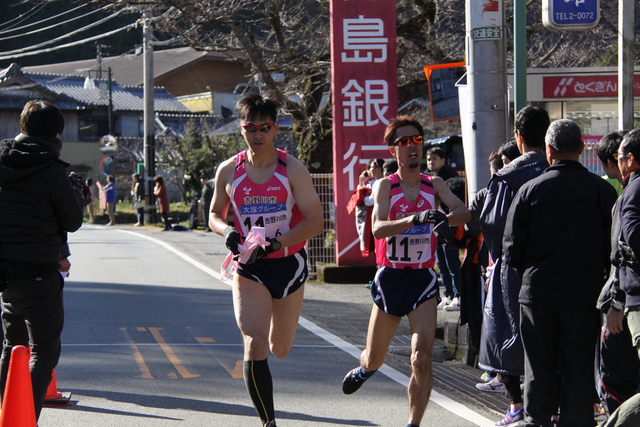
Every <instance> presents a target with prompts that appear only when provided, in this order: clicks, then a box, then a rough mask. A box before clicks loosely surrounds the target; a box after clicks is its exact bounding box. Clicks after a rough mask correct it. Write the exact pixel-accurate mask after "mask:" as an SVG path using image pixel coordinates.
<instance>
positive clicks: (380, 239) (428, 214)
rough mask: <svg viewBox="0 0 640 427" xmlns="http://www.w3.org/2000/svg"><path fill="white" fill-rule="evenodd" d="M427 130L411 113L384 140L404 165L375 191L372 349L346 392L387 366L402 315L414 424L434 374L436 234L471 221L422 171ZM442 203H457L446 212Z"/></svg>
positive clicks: (345, 383) (464, 209)
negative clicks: (406, 322)
mask: <svg viewBox="0 0 640 427" xmlns="http://www.w3.org/2000/svg"><path fill="white" fill-rule="evenodd" d="M422 135H423V129H422V126H421V125H420V123H418V122H417V121H416V120H415V119H413V118H411V117H408V116H400V117H398V118H397V119H395V120H393V121H392V122H391V123H389V125H388V126H387V129H386V130H385V134H384V141H385V142H386V143H387V145H388V146H389V152H390V153H391V155H392V156H393V157H394V158H395V159H396V160H397V162H398V172H396V173H395V174H393V175H390V176H388V177H386V178H382V179H381V180H380V183H379V185H377V186H376V189H375V190H374V194H373V197H374V204H373V214H372V219H373V235H374V237H375V238H376V257H377V264H378V265H379V266H380V268H379V269H378V271H377V273H376V275H375V278H374V279H373V283H372V286H371V296H372V297H373V302H374V305H373V308H372V311H371V317H370V319H369V331H368V333H367V346H366V348H365V349H364V351H363V352H362V354H361V355H360V366H358V367H357V368H355V369H353V370H351V371H349V372H348V373H347V375H346V376H345V378H344V380H343V382H342V391H343V392H344V393H345V394H351V393H354V392H355V391H357V390H358V389H359V388H360V387H361V386H362V384H363V383H364V382H365V381H366V380H367V379H368V378H370V377H371V376H372V375H373V374H374V373H375V372H376V370H377V369H378V368H379V367H380V366H382V364H383V363H384V359H385V357H386V355H387V350H388V349H389V344H390V343H391V340H392V339H393V336H394V335H395V333H396V330H397V329H398V326H399V325H400V320H401V319H402V317H403V316H405V315H406V316H407V317H408V319H409V325H410V326H411V335H412V338H411V379H410V381H409V389H408V394H409V421H408V424H407V427H416V426H419V425H420V421H421V420H422V417H423V415H424V412H425V410H426V408H427V402H428V401H429V395H430V394H431V386H432V383H433V376H432V372H431V349H432V347H433V341H434V339H435V331H436V313H437V310H436V305H437V304H438V299H439V297H438V284H437V281H436V274H435V272H434V271H433V266H434V264H435V257H436V243H437V239H438V238H441V239H444V240H446V239H447V238H450V237H451V231H450V229H449V225H452V226H458V225H461V224H464V223H465V222H467V221H468V220H469V219H471V214H470V213H469V209H467V207H466V206H465V204H464V203H463V202H462V201H460V199H458V198H457V197H456V196H454V195H453V193H452V192H451V191H450V190H449V187H448V186H447V185H446V184H445V183H444V181H443V180H442V179H440V178H438V177H435V176H434V177H431V176H427V175H425V174H423V173H421V172H420V160H421V159H422V156H423V153H422V143H423V137H422ZM440 202H443V203H444V204H446V205H447V206H448V207H449V208H450V213H449V214H448V215H445V214H444V212H442V211H440V210H438V206H439V204H440Z"/></svg>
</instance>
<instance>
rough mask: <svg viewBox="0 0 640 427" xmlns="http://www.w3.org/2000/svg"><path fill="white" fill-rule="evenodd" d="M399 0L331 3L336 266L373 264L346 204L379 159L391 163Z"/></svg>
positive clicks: (396, 101)
mask: <svg viewBox="0 0 640 427" xmlns="http://www.w3.org/2000/svg"><path fill="white" fill-rule="evenodd" d="M396 68H397V59H396V3H395V0H331V96H332V100H333V175H334V194H335V198H334V201H335V209H336V210H335V227H336V263H337V264H338V265H373V264H375V258H374V257H373V256H369V257H363V256H362V255H361V252H360V244H359V238H358V233H357V231H356V221H355V217H354V214H353V213H352V214H351V215H349V214H348V213H347V202H348V201H349V199H350V198H351V195H352V193H353V192H354V191H355V190H356V188H357V186H358V176H359V175H360V173H361V172H362V171H363V170H364V169H365V167H366V166H365V165H366V163H367V162H368V161H369V160H371V159H374V158H378V157H381V158H384V159H387V158H390V154H389V150H388V149H387V147H386V145H385V144H384V141H383V139H382V138H383V135H384V129H385V127H386V126H387V124H389V121H390V120H391V119H393V118H394V117H395V116H396V115H397V111H398V99H397V97H398V93H397V70H396Z"/></svg>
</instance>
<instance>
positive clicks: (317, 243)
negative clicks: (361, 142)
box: [307, 173, 336, 279]
mask: <svg viewBox="0 0 640 427" xmlns="http://www.w3.org/2000/svg"><path fill="white" fill-rule="evenodd" d="M311 179H312V181H313V185H314V187H315V189H316V192H317V193H318V196H319V197H320V202H321V203H322V214H323V215H322V216H323V218H324V231H323V232H322V233H320V234H319V235H317V236H314V237H312V238H311V239H309V240H308V241H307V253H308V254H309V276H310V277H311V278H314V279H315V278H316V277H317V264H318V263H319V262H320V263H326V264H332V263H335V262H336V243H335V205H334V202H333V174H330V173H322V174H311Z"/></svg>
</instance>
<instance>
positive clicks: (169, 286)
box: [39, 225, 496, 427]
mask: <svg viewBox="0 0 640 427" xmlns="http://www.w3.org/2000/svg"><path fill="white" fill-rule="evenodd" d="M70 244H71V251H72V253H73V255H72V257H71V261H72V269H71V276H70V278H69V279H68V281H67V284H66V287H65V305H66V326H65V331H64V334H63V343H64V344H63V354H62V358H61V361H60V365H59V366H58V368H57V369H56V373H57V378H58V389H59V390H60V391H62V392H63V393H67V394H68V393H72V401H73V402H74V405H73V406H71V407H65V408H46V409H45V410H44V411H43V414H42V416H41V419H40V423H39V425H40V427H49V426H56V427H59V426H73V427H75V426H87V425H90V426H107V427H108V426H140V427H151V426H179V425H184V426H187V425H189V426H224V427H240V426H242V427H244V426H259V425H260V422H259V420H258V418H257V417H256V414H255V411H254V409H253V407H252V406H251V403H250V401H249V399H248V395H247V393H246V390H245V386H244V382H243V380H242V370H241V364H242V361H241V359H242V347H241V337H240V334H239V332H238V330H237V327H236V325H235V320H234V316H233V310H232V302H231V291H230V287H229V285H228V283H225V282H222V281H220V280H219V275H218V273H217V270H218V266H219V265H220V263H221V261H222V259H223V258H224V256H225V254H226V250H225V248H224V245H223V242H222V238H220V237H219V236H215V235H213V234H204V233H196V232H166V233H162V232H159V231H155V230H138V229H133V228H125V227H109V228H107V227H100V226H91V225H85V226H83V228H82V229H81V230H80V231H78V232H77V233H74V234H72V235H70ZM370 304H371V303H370V299H369V296H368V291H367V290H366V289H365V288H364V286H362V285H326V284H315V283H309V284H307V289H306V298H305V304H304V307H303V317H302V319H301V321H300V325H299V328H298V333H297V337H296V342H295V347H294V349H293V351H292V354H291V355H290V356H289V357H288V358H287V359H285V360H278V359H276V358H275V357H273V356H272V357H270V358H269V364H270V367H271V370H272V374H273V377H274V389H275V400H276V415H277V418H278V425H279V426H280V427H287V426H296V427H303V426H329V425H332V426H336V425H340V426H389V427H394V426H404V425H405V424H406V412H407V402H406V384H407V381H408V374H409V372H410V370H409V367H408V365H407V357H406V354H407V345H408V342H407V336H406V334H407V329H406V324H404V323H403V325H402V326H401V329H400V331H399V333H398V336H397V337H396V339H395V340H394V343H393V345H394V349H393V353H394V354H392V355H390V357H389V358H388V360H387V365H385V366H384V367H383V368H382V369H381V372H380V373H379V374H378V375H376V377H374V379H372V380H370V381H369V382H368V383H367V384H366V385H365V386H364V387H363V389H362V390H360V391H358V392H357V393H355V394H354V395H351V396H345V395H343V394H342V392H341V389H340V384H341V381H342V377H343V376H344V374H345V373H346V372H347V371H348V370H350V369H351V368H353V367H354V366H356V365H357V360H356V358H357V356H358V354H359V352H360V350H361V347H360V346H361V345H362V344H363V343H364V336H365V333H366V322H367V318H368V311H369V309H370ZM447 363H451V362H445V363H442V364H440V363H438V364H437V365H442V366H446V365H447ZM441 368H442V367H441V366H438V369H439V370H440V369H441ZM458 368H460V367H458ZM460 371H461V372H463V371H464V368H461V369H460ZM477 374H478V372H477V371H476V370H473V372H471V373H470V374H469V375H471V377H472V378H476V376H477ZM439 384H440V383H439V382H438V381H436V386H435V388H434V393H433V394H432V402H431V403H430V404H429V407H428V409H427V414H426V415H425V418H424V422H423V424H422V425H423V426H443V427H447V426H452V427H453V426H455V427H466V426H475V425H481V426H489V425H493V421H495V419H496V413H495V412H494V411H492V410H490V409H487V408H483V407H482V406H480V405H478V404H477V402H474V401H471V400H470V399H467V398H465V397H464V396H463V395H460V394H459V393H457V392H456V391H455V390H454V389H449V388H448V387H446V386H444V387H439Z"/></svg>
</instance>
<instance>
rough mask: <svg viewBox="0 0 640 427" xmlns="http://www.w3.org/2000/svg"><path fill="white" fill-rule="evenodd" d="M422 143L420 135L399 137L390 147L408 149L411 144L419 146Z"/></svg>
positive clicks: (422, 139)
mask: <svg viewBox="0 0 640 427" xmlns="http://www.w3.org/2000/svg"><path fill="white" fill-rule="evenodd" d="M423 141H424V138H423V137H422V135H413V136H401V137H400V138H397V139H396V140H395V141H393V144H391V146H392V147H408V146H409V145H411V143H412V142H413V143H414V144H415V145H421V144H422V142H423Z"/></svg>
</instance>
